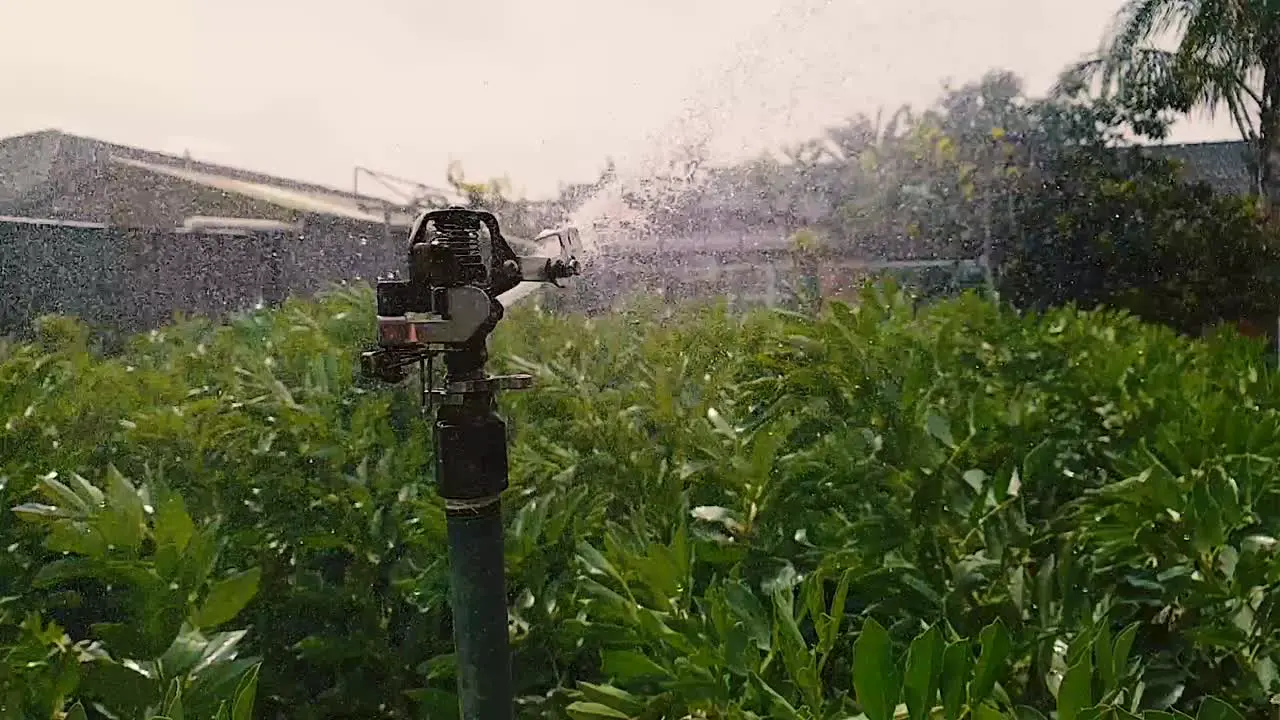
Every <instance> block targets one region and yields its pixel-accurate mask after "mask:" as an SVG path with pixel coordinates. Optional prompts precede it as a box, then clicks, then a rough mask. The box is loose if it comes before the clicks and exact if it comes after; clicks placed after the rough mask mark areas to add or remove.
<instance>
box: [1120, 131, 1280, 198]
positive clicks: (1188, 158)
mask: <svg viewBox="0 0 1280 720" xmlns="http://www.w3.org/2000/svg"><path fill="white" fill-rule="evenodd" d="M1145 149H1146V150H1147V151H1148V152H1150V153H1152V154H1153V155H1159V156H1162V157H1167V158H1170V159H1173V160H1178V161H1180V162H1182V163H1183V167H1184V169H1185V173H1186V179H1187V180H1189V181H1191V182H1203V183H1205V184H1207V185H1209V186H1210V187H1212V188H1213V189H1214V190H1217V191H1218V192H1220V193H1226V194H1230V195H1247V194H1249V193H1251V192H1254V191H1255V189H1256V188H1257V181H1256V171H1255V170H1254V167H1253V165H1254V160H1253V152H1252V151H1251V150H1250V149H1249V144H1248V143H1246V142H1244V141H1243V140H1227V141H1219V142H1199V143H1182V144H1177V145H1149V146H1147V147H1146V148H1145Z"/></svg>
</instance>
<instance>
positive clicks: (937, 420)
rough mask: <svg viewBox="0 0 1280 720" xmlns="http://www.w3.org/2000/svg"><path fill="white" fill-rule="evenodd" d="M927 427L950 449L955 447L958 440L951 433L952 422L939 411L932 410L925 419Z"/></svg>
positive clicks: (930, 432)
mask: <svg viewBox="0 0 1280 720" xmlns="http://www.w3.org/2000/svg"><path fill="white" fill-rule="evenodd" d="M925 429H926V430H928V431H929V434H930V435H932V436H933V437H935V438H937V439H938V441H940V442H941V443H942V444H943V445H945V446H946V447H948V448H950V449H953V450H954V449H955V447H956V440H955V437H954V436H953V435H952V434H951V423H950V422H948V421H947V419H946V418H945V417H943V416H941V415H939V414H938V413H936V412H934V411H932V410H930V411H929V416H928V418H927V419H926V420H925Z"/></svg>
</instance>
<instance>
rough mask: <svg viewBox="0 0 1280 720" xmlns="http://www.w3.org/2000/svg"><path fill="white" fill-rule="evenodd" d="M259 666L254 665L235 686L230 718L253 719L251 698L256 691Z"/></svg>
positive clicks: (238, 719)
mask: <svg viewBox="0 0 1280 720" xmlns="http://www.w3.org/2000/svg"><path fill="white" fill-rule="evenodd" d="M260 668H261V666H259V665H254V666H253V669H251V670H249V672H247V673H245V674H244V677H242V678H240V684H239V685H238V686H237V687H236V694H235V705H234V706H233V708H232V710H231V720H253V699H254V696H255V695H256V694H257V692H258V670H259V669H260Z"/></svg>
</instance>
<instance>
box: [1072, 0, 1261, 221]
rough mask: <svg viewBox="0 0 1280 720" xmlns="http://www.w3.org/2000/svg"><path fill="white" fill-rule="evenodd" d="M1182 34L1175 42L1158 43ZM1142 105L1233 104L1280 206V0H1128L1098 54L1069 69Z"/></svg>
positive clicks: (1184, 109) (1148, 108) (1181, 108)
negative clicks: (1163, 45)
mask: <svg viewBox="0 0 1280 720" xmlns="http://www.w3.org/2000/svg"><path fill="white" fill-rule="evenodd" d="M1167 40H1175V41H1176V46H1175V47H1174V49H1172V50H1166V49H1162V48H1161V47H1158V46H1157V43H1159V42H1161V41H1167ZM1064 79H1065V81H1066V82H1064V83H1062V84H1060V88H1061V87H1062V86H1063V85H1069V84H1072V83H1076V82H1079V81H1084V82H1088V83H1097V87H1099V89H1100V90H1101V91H1102V92H1103V93H1104V95H1106V96H1109V97H1112V98H1114V99H1118V100H1120V101H1121V102H1122V103H1123V104H1124V105H1126V106H1127V107H1130V108H1137V109H1138V110H1139V111H1140V112H1147V113H1151V112H1160V111H1170V110H1171V111H1174V112H1177V113H1184V114H1185V113H1188V112H1190V111H1192V110H1194V109H1197V108H1198V109H1203V110H1207V111H1209V112H1210V113H1211V114H1212V113H1214V112H1216V111H1221V110H1226V111H1227V113H1228V114H1229V115H1230V117H1231V120H1232V122H1233V123H1234V124H1235V126H1236V128H1237V129H1238V130H1239V131H1240V135H1241V137H1242V138H1243V139H1244V140H1245V141H1246V142H1248V143H1249V144H1250V146H1251V147H1252V148H1254V150H1255V152H1256V153H1257V155H1256V157H1257V160H1258V163H1257V166H1258V167H1259V168H1260V177H1259V179H1258V180H1259V187H1258V190H1259V191H1260V193H1261V194H1262V196H1263V199H1264V201H1265V202H1266V204H1267V206H1268V207H1269V208H1271V207H1280V2H1277V0H1127V1H1126V3H1125V5H1124V7H1122V8H1121V9H1120V11H1119V12H1118V13H1117V14H1116V18H1115V22H1114V24H1113V26H1112V28H1111V29H1110V30H1109V32H1108V33H1107V36H1106V38H1105V40H1104V41H1103V45H1102V48H1101V49H1100V51H1099V52H1098V54H1097V55H1096V56H1095V57H1093V58H1091V59H1089V60H1087V61H1085V62H1084V63H1081V64H1080V65H1078V66H1076V67H1075V68H1073V70H1072V71H1071V72H1069V73H1068V74H1067V75H1066V76H1065V78H1064Z"/></svg>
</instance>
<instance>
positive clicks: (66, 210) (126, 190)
mask: <svg viewBox="0 0 1280 720" xmlns="http://www.w3.org/2000/svg"><path fill="white" fill-rule="evenodd" d="M0 216H17V217H28V218H40V219H51V220H68V221H77V222H91V223H101V224H107V225H113V226H117V227H134V228H175V227H181V226H183V224H184V223H185V222H186V221H187V220H188V219H189V218H192V217H196V218H241V219H254V220H271V221H277V222H280V223H286V224H296V223H301V222H303V221H304V219H306V218H307V217H309V216H310V217H328V218H333V219H342V220H346V221H351V222H355V223H367V224H382V225H389V226H390V227H408V226H409V225H410V224H411V223H412V221H413V211H412V209H408V208H404V207H399V206H397V205H396V204H395V203H392V202H389V201H387V200H383V199H380V198H376V197H369V196H364V195H357V194H355V193H350V192H344V191H342V190H336V189H334V188H328V187H324V186H320V185H315V184H311V183H304V182H298V181H296V180H287V179H284V178H279V177H273V176H270V175H265V174H262V173H256V172H250V171H247V170H240V169H236V168H230V167H225V166H221V165H214V164H211V163H203V162H196V161H193V160H191V159H190V158H184V157H178V156H174V155H168V154H164V153H158V152H153V151H150V150H143V149H140V148H133V147H127V146H124V145H116V144H113V143H108V142H104V141H101V140H95V139H92V138H87V137H81V136H78V135H72V134H69V133H64V132H61V131H58V130H42V131H39V132H33V133H28V134H26V135H18V136H15V137H10V138H6V139H3V140H0Z"/></svg>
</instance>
